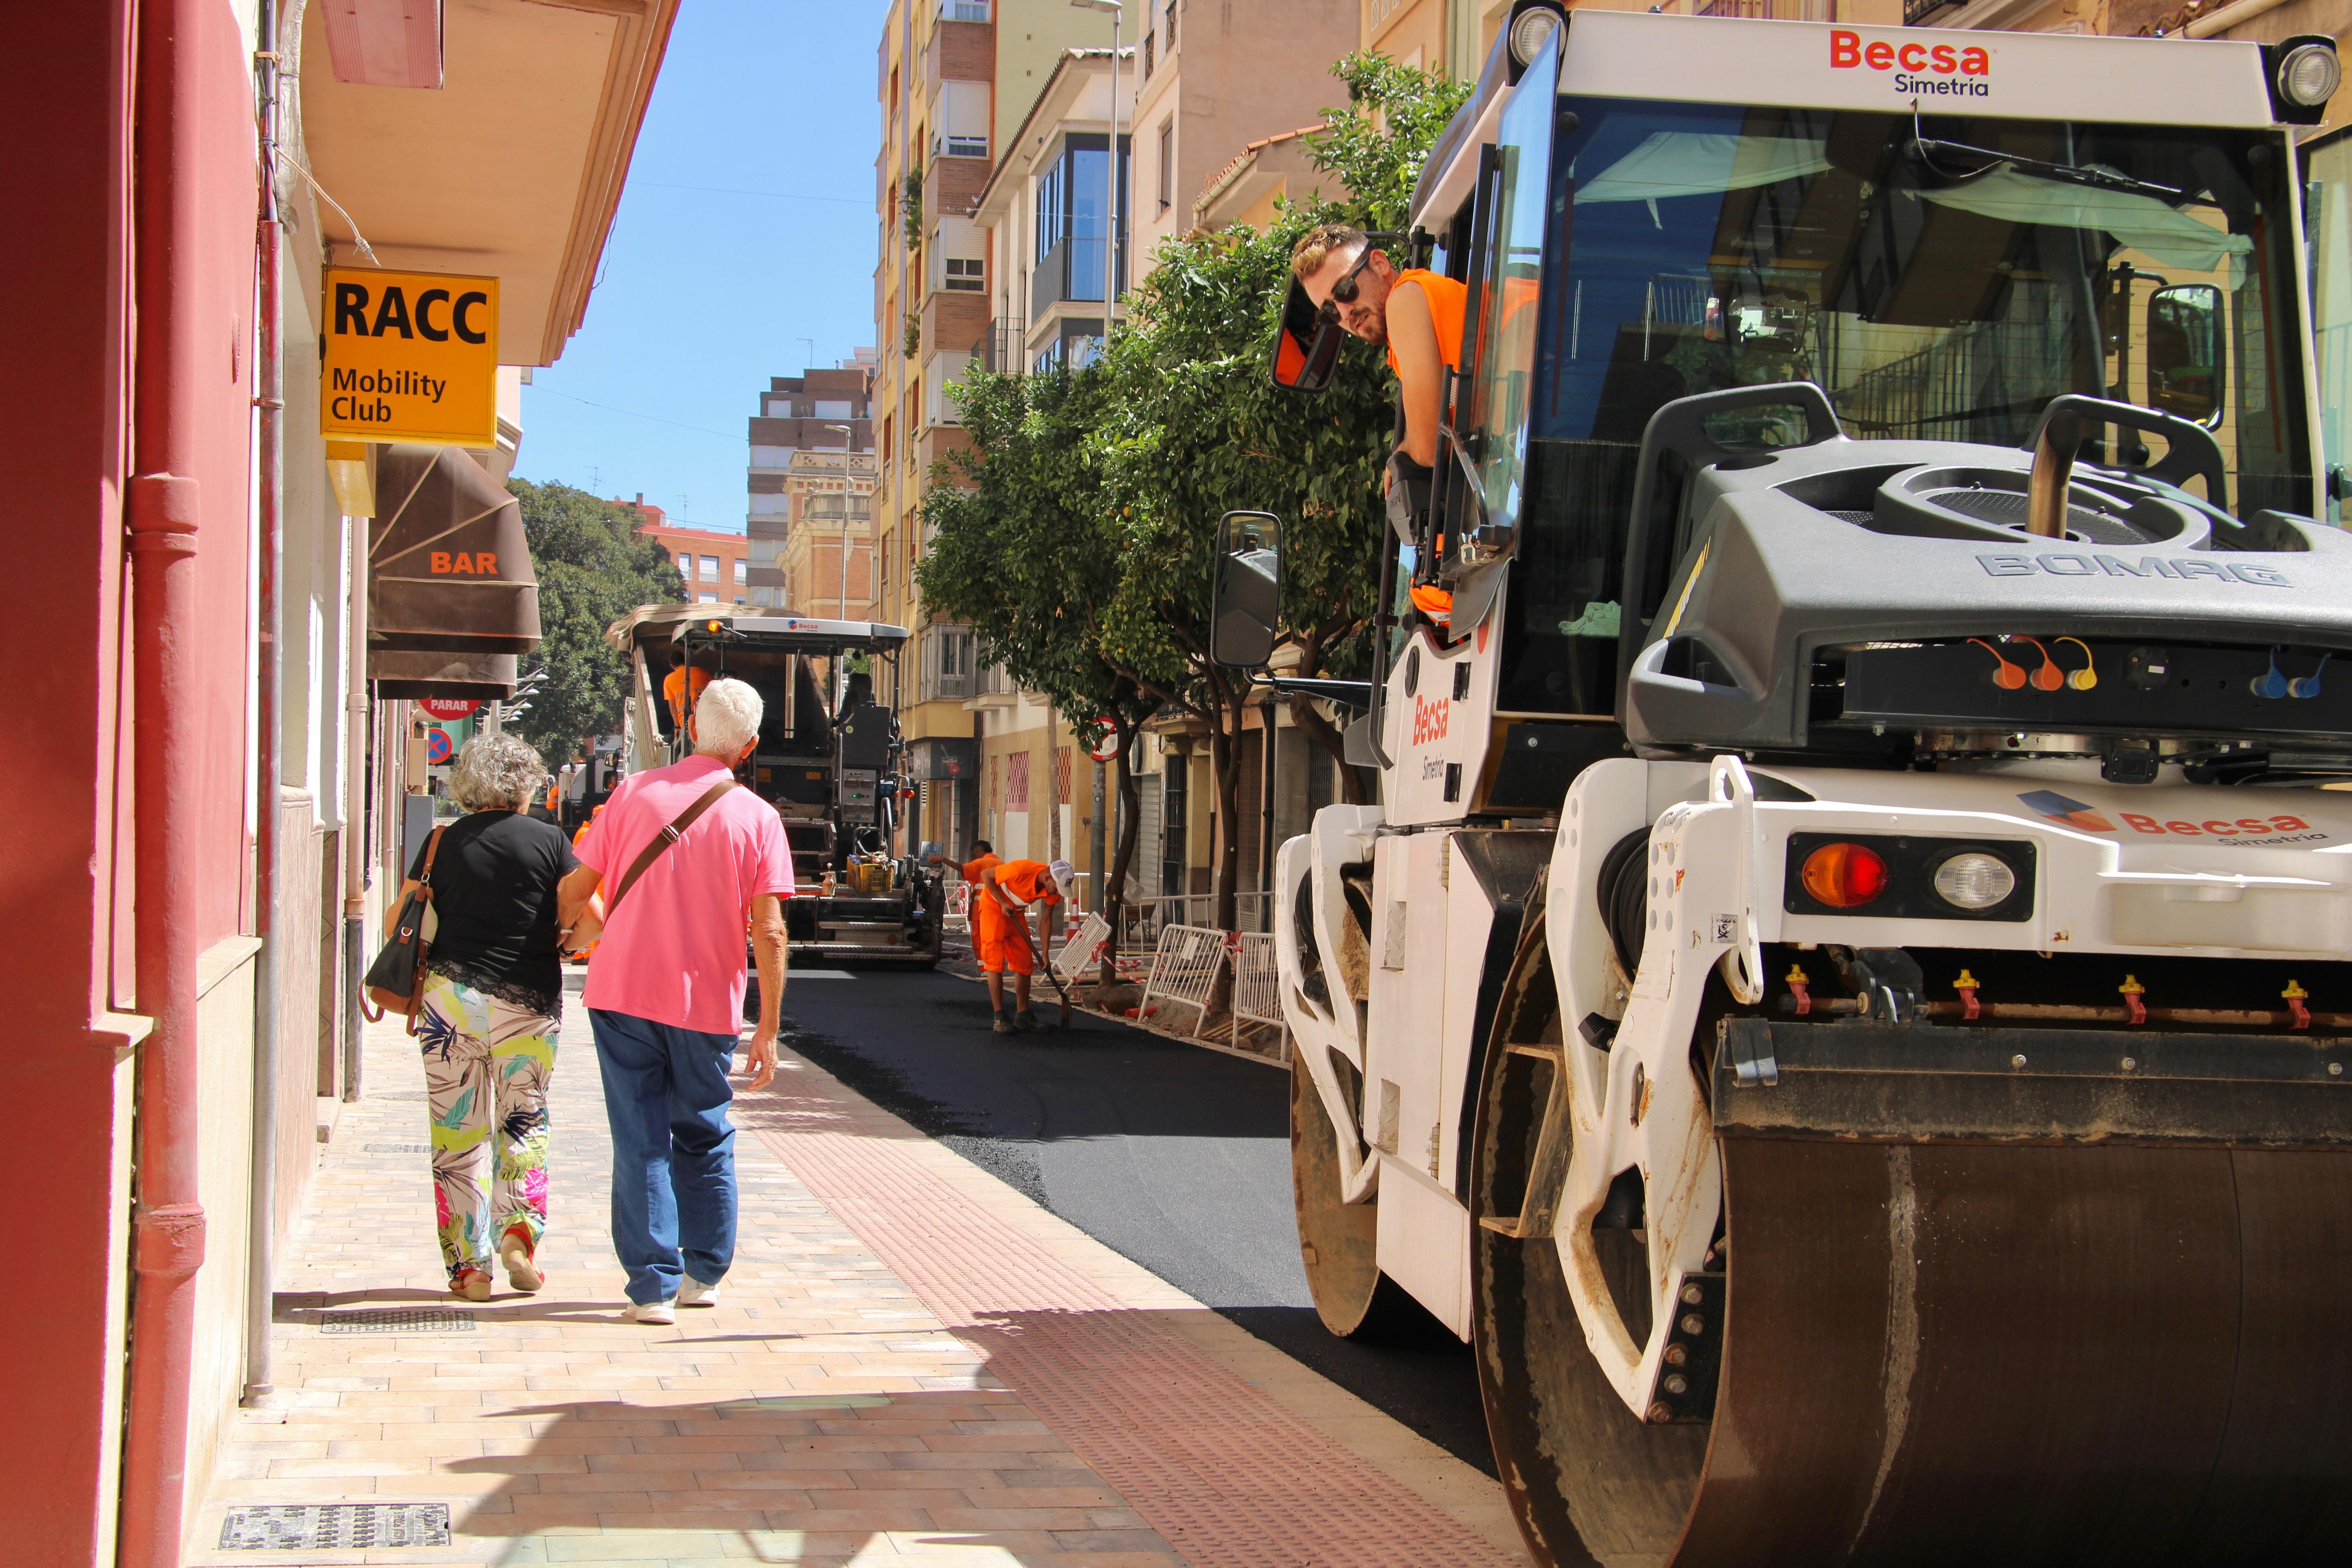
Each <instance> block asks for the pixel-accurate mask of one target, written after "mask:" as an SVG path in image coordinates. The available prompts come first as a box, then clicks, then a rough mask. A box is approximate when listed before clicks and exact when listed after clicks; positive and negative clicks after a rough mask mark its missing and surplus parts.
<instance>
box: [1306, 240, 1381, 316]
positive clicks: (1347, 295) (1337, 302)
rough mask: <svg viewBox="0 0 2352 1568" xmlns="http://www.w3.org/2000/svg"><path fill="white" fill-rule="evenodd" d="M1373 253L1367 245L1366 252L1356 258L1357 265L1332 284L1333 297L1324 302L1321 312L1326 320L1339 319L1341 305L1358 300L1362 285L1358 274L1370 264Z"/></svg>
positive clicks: (1350, 303)
mask: <svg viewBox="0 0 2352 1568" xmlns="http://www.w3.org/2000/svg"><path fill="white" fill-rule="evenodd" d="M1372 255H1373V250H1372V247H1371V246H1365V247H1364V254H1363V255H1361V256H1358V257H1357V258H1356V265H1355V266H1353V267H1349V269H1348V270H1347V271H1345V272H1343V273H1341V274H1340V275H1339V280H1338V281H1337V282H1335V283H1333V284H1332V285H1331V298H1328V299H1327V300H1325V301H1324V302H1323V308H1322V310H1321V311H1320V312H1319V314H1320V315H1321V316H1322V317H1323V319H1325V320H1327V321H1336V320H1338V319H1339V307H1340V306H1342V305H1352V304H1354V303H1355V302H1356V294H1357V292H1358V290H1359V288H1360V287H1361V286H1360V285H1359V284H1358V283H1357V282H1356V275H1357V274H1358V273H1360V272H1361V271H1363V270H1364V268H1365V267H1367V266H1369V265H1370V262H1371V259H1372Z"/></svg>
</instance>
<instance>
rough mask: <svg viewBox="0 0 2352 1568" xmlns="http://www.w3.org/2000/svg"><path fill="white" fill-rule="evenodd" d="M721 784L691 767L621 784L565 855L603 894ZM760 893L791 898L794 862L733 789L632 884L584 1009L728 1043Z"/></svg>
mask: <svg viewBox="0 0 2352 1568" xmlns="http://www.w3.org/2000/svg"><path fill="white" fill-rule="evenodd" d="M726 776H727V768H726V765H725V764H724V763H721V762H720V761H719V759H718V758H715V757H689V758H687V759H686V760H685V761H683V762H678V763H673V764H672V765H670V766H669V767H667V768H654V769H652V770H651V771H649V772H645V773H638V774H635V775H632V776H631V777H629V778H627V779H623V780H622V781H621V784H620V787H619V788H618V789H614V791H613V796H612V799H611V800H606V801H605V802H604V810H602V811H601V812H599V813H598V814H597V815H596V817H595V819H594V820H593V821H591V822H590V823H589V824H588V836H587V837H586V838H584V839H583V840H581V841H580V846H579V848H578V849H577V850H576V851H575V852H574V853H576V854H577V855H578V856H579V857H580V863H581V864H583V865H584V866H588V867H590V868H592V869H593V870H594V871H596V872H598V873H601V874H602V875H603V877H604V895H605V897H606V898H608V899H609V898H610V897H611V896H612V894H613V889H614V886H615V885H616V884H617V883H619V882H620V880H621V877H622V875H623V873H625V872H626V871H627V870H628V869H629V867H630V866H631V865H633V864H635V862H636V858H637V853H638V852H639V851H641V850H643V849H644V848H645V847H646V844H647V843H649V842H651V841H653V838H654V836H655V835H656V834H657V833H659V832H660V831H662V829H663V828H665V827H667V826H668V825H669V823H671V822H672V821H676V820H677V816H678V814H679V813H680V812H682V811H684V810H686V809H687V808H688V806H691V805H693V804H694V803H695V801H697V800H700V799H701V798H702V797H703V795H704V794H705V793H706V792H707V791H708V790H709V789H710V787H711V786H712V785H713V784H716V783H718V782H719V779H723V778H725V777H726ZM763 893H772V894H779V895H781V896H782V897H785V898H790V897H791V896H792V894H793V857H792V852H791V850H790V849H789V848H788V847H787V845H786V844H785V842H784V825H783V823H782V821H780V820H778V818H777V816H776V809H775V808H774V807H773V806H771V805H769V804H768V803H767V802H766V801H764V800H761V799H760V798H759V797H758V796H757V795H755V794H753V793H752V792H751V790H749V789H730V790H729V791H728V792H727V793H726V794H725V795H723V796H721V797H719V802H718V804H716V805H714V806H712V807H711V808H710V810H708V811H705V812H703V813H702V815H701V816H699V817H698V818H696V819H695V821H694V823H693V825H692V826H690V827H688V829H687V830H686V834H685V836H684V837H683V838H681V839H679V840H678V841H677V842H676V843H674V844H672V845H671V846H670V847H669V850H668V852H667V853H666V854H664V855H663V856H662V857H661V858H660V859H659V860H657V861H656V862H654V863H653V865H652V866H651V867H650V868H649V869H648V870H647V871H646V874H645V875H643V876H641V877H639V878H637V881H636V885H635V886H634V887H632V888H630V889H629V896H628V897H626V898H625V899H623V900H622V901H621V907H620V908H619V909H618V910H615V911H613V912H612V913H611V915H609V916H608V918H607V919H606V922H605V925H604V939H603V941H602V942H600V943H599V944H598V945H597V947H596V956H594V957H593V958H592V959H590V960H589V962H588V984H587V986H586V988H585V989H584V990H583V994H582V997H581V1000H583V1002H585V1003H586V1004H587V1005H588V1006H589V1007H592V1008H597V1009H603V1010H604V1011H606V1012H615V1013H628V1014H630V1015H632V1016H634V1017H636V1018H641V1019H652V1020H653V1021H654V1022H656V1023H666V1024H670V1025H672V1026H674V1027H676V1028H678V1029H690V1030H695V1031H696V1032H698V1033H701V1034H729V1035H731V1034H734V1033H736V1032H737V1030H738V1029H739V1028H740V1021H741V1019H742V1017H743V941H744V915H745V912H746V911H747V910H749V909H750V907H751V900H753V899H754V898H756V897H758V896H759V895H760V894H763Z"/></svg>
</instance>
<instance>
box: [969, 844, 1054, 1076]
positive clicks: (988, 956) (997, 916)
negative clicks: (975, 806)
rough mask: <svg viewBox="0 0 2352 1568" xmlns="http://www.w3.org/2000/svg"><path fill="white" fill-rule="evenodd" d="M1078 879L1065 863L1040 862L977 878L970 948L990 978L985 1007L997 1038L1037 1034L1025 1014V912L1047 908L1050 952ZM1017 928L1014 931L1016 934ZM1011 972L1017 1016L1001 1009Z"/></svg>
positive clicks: (999, 867)
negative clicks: (1016, 1033) (1016, 1032)
mask: <svg viewBox="0 0 2352 1568" xmlns="http://www.w3.org/2000/svg"><path fill="white" fill-rule="evenodd" d="M989 858H991V859H993V858H994V857H993V856H991V857H989ZM1077 879H1078V873H1076V871H1075V870H1074V869H1072V867H1071V865H1070V862H1067V861H1055V862H1053V863H1052V864H1051V865H1048V864H1046V863H1045V862H1044V861H1002V862H998V863H997V864H995V865H992V866H990V867H988V868H987V869H986V870H984V871H982V873H980V894H979V895H978V896H977V897H975V898H974V899H973V900H972V906H971V913H972V921H971V930H972V938H973V946H975V947H976V948H977V949H978V950H979V953H980V968H981V973H982V974H983V975H986V976H987V977H988V1002H989V1006H990V1008H991V1009H993V1010H994V1012H995V1014H996V1032H997V1033H999V1034H1011V1033H1013V1031H1014V1030H1024V1029H1035V1028H1036V1027H1037V1015H1036V1014H1035V1013H1034V1012H1031V1011H1030V1010H1029V976H1030V974H1031V973H1032V972H1033V971H1034V969H1035V968H1036V967H1037V955H1036V953H1035V951H1034V949H1032V948H1031V946H1030V945H1029V906H1030V905H1031V904H1044V905H1045V932H1044V937H1045V951H1046V952H1048V953H1051V952H1052V951H1053V950H1054V933H1055V929H1056V928H1057V927H1058V926H1059V925H1060V924H1061V921H1060V915H1061V905H1062V901H1063V900H1064V899H1066V898H1067V897H1068V896H1069V895H1070V888H1071V886H1072V884H1073V883H1076V881H1077ZM983 911H984V912H985V915H986V920H985V922H984V923H983V920H982V913H983ZM1016 927H1017V928H1016ZM1007 967H1010V968H1011V969H1012V970H1013V998H1014V1001H1015V1003H1016V1004H1017V1008H1018V1010H1017V1011H1013V1012H1010V1013H1008V1012H1007V1011H1006V1010H1005V1007H1004V971H1005V969H1006V968H1007Z"/></svg>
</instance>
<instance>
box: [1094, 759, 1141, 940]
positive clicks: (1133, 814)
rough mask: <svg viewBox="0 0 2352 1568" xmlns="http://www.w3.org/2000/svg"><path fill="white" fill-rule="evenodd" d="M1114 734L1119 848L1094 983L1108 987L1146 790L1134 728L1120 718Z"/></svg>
mask: <svg viewBox="0 0 2352 1568" xmlns="http://www.w3.org/2000/svg"><path fill="white" fill-rule="evenodd" d="M1115 733H1116V734H1117V735H1118V762H1117V764H1116V766H1117V767H1118V773H1117V774H1116V775H1115V776H1114V777H1115V778H1116V779H1117V781H1118V848H1117V849H1115V850H1113V851H1112V852H1111V857H1110V884H1109V886H1108V888H1106V889H1105V890H1104V893H1103V918H1104V919H1105V920H1107V921H1108V922H1109V923H1110V946H1108V947H1106V948H1104V949H1103V958H1102V967H1101V968H1100V969H1099V970H1098V971H1097V974H1096V977H1095V983H1096V984H1097V985H1101V986H1108V985H1109V984H1110V983H1111V982H1112V981H1113V980H1114V979H1115V978H1117V976H1116V975H1115V974H1114V973H1113V970H1112V960H1113V959H1114V958H1116V957H1117V956H1118V933H1119V924H1120V922H1121V921H1122V920H1123V919H1124V918H1125V917H1126V915H1127V874H1128V868H1129V866H1130V865H1132V864H1133V863H1134V862H1135V841H1136V837H1137V832H1138V829H1139V826H1140V824H1139V823H1138V822H1137V821H1136V818H1137V817H1138V816H1139V814H1141V812H1142V810H1143V790H1142V789H1141V788H1140V787H1139V786H1138V785H1137V783H1136V781H1135V770H1134V769H1133V768H1129V766H1128V765H1127V764H1128V758H1129V757H1131V756H1133V755H1134V751H1133V747H1134V745H1135V731H1134V729H1133V728H1132V727H1130V726H1129V725H1128V724H1127V722H1126V721H1125V720H1123V719H1122V720H1119V721H1118V724H1117V728H1116V731H1115Z"/></svg>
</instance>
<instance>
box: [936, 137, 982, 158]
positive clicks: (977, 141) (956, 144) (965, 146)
mask: <svg viewBox="0 0 2352 1568" xmlns="http://www.w3.org/2000/svg"><path fill="white" fill-rule="evenodd" d="M944 145H945V151H946V152H947V155H948V156H949V157H950V158H985V157H987V156H988V138H987V137H985V136H950V137H949V138H948V139H947V141H946V143H945V144H944Z"/></svg>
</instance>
